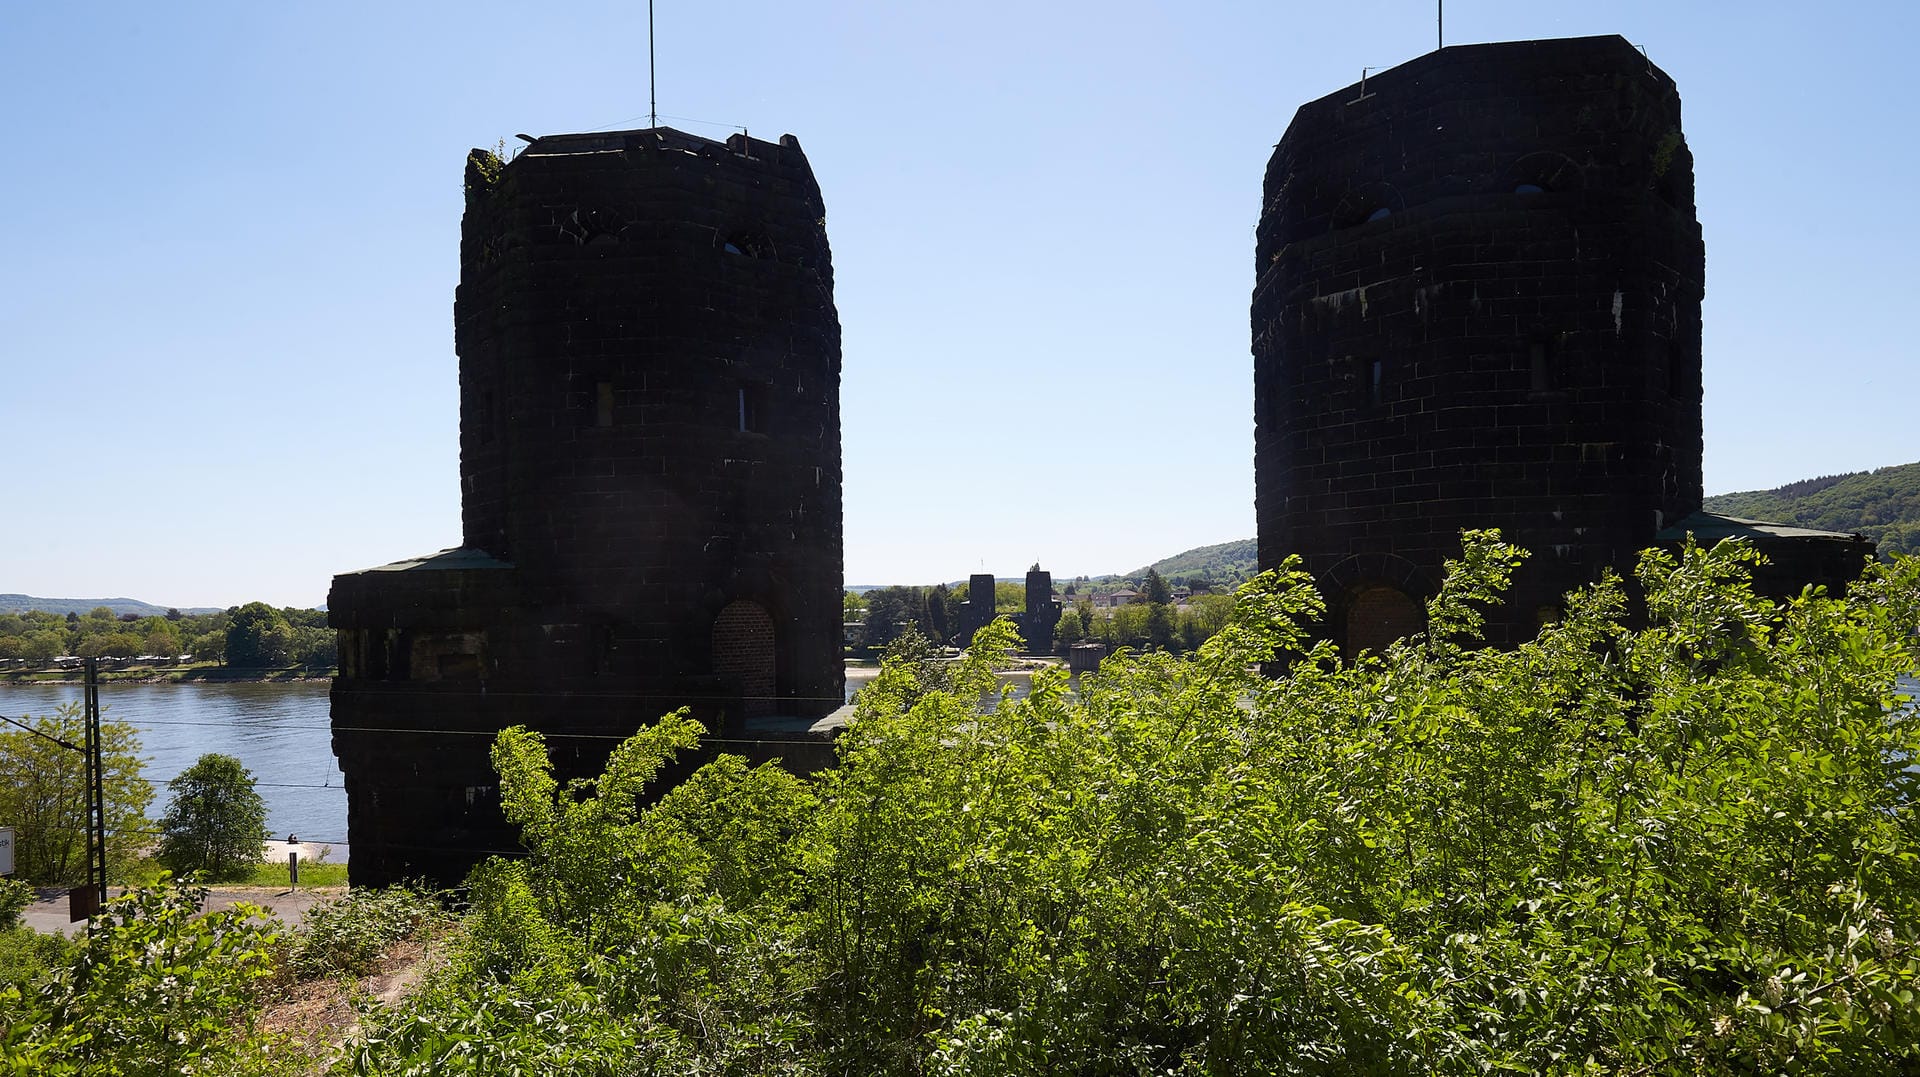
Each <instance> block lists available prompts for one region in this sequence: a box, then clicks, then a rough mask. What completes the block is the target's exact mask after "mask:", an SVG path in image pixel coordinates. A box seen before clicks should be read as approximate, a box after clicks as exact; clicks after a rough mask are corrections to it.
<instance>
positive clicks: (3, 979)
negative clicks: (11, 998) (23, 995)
mask: <svg viewBox="0 0 1920 1077" xmlns="http://www.w3.org/2000/svg"><path fill="white" fill-rule="evenodd" d="M73 951H74V944H73V942H72V941H71V940H69V939H68V938H67V937H66V936H65V935H57V934H48V935H42V934H41V933H40V932H38V931H35V930H33V929H32V928H25V927H10V928H4V929H0V990H4V989H5V988H6V987H8V986H14V987H18V988H20V989H21V990H23V991H25V990H28V989H29V988H30V985H31V984H32V983H33V982H34V981H35V980H36V979H38V978H39V977H40V975H41V974H42V973H44V972H46V971H47V970H48V969H52V968H59V967H60V966H62V965H64V964H65V963H66V962H67V961H68V960H69V959H70V958H71V957H72V956H73Z"/></svg>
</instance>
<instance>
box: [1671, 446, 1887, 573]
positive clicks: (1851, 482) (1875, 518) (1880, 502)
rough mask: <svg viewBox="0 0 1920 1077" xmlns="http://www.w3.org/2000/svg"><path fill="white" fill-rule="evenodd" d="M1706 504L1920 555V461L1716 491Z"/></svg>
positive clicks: (1714, 509) (1882, 550)
mask: <svg viewBox="0 0 1920 1077" xmlns="http://www.w3.org/2000/svg"><path fill="white" fill-rule="evenodd" d="M1702 507H1703V508H1705V509H1706V510H1707V511H1708V512H1717V513H1720V514H1722V515H1725V516H1742V517H1745V518H1747V519H1749V520H1771V521H1773V522H1775V523H1783V524H1794V525H1796V526H1798V527H1817V528H1819V529H1821V530H1823V531H1858V532H1860V533H1861V534H1863V535H1866V536H1867V537H1868V538H1870V539H1872V540H1874V541H1875V542H1878V543H1879V544H1880V555H1881V556H1882V557H1887V556H1890V555H1892V554H1896V553H1908V554H1912V553H1920V463H1914V464H1899V465H1896V466H1894V467H1883V468H1879V469H1877V470H1874V471H1856V472H1854V473H1852V474H1850V475H1823V476H1821V477H1820V478H1817V479H1802V480H1801V481H1799V482H1790V483H1788V484H1787V485H1785V486H1782V487H1779V488H1777V489H1773V490H1747V491H1744V492H1741V493H1737V494H1715V495H1714V496H1712V497H1710V498H1707V499H1706V502H1705V504H1704V505H1703V506H1702Z"/></svg>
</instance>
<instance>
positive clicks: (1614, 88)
mask: <svg viewBox="0 0 1920 1077" xmlns="http://www.w3.org/2000/svg"><path fill="white" fill-rule="evenodd" d="M1255 266H1256V269H1255V272H1256V278H1257V283H1256V286H1255V289H1254V294H1253V310H1252V313H1253V354H1254V400H1255V403H1254V415H1255V424H1256V435H1255V472H1256V482H1257V497H1256V507H1257V512H1258V519H1259V533H1260V564H1261V567H1262V568H1272V567H1275V566H1277V565H1278V564H1279V563H1280V562H1281V560H1282V559H1283V558H1284V557H1286V556H1287V555H1288V554H1294V553H1297V554H1301V555H1303V556H1304V557H1305V559H1306V562H1307V567H1308V568H1309V569H1310V570H1311V571H1312V572H1313V573H1314V575H1315V576H1316V578H1318V579H1319V581H1320V584H1321V587H1322V588H1323V590H1324V591H1325V592H1326V594H1327V598H1328V600H1329V606H1330V611H1329V626H1328V627H1329V629H1330V631H1331V634H1332V635H1333V637H1334V638H1335V639H1336V640H1338V641H1339V642H1341V643H1342V645H1343V646H1344V647H1346V648H1347V649H1348V650H1349V651H1350V652H1351V651H1353V650H1357V649H1359V648H1361V647H1377V646H1379V645H1381V644H1383V643H1385V642H1386V641H1388V640H1390V639H1392V638H1394V637H1395V636H1398V635H1401V634H1404V633H1405V632H1408V631H1413V630H1418V629H1419V628H1420V627H1421V618H1422V610H1421V608H1420V603H1421V602H1422V601H1423V600H1424V599H1425V598H1427V597H1428V596H1429V595H1430V594H1431V593H1432V591H1433V589H1434V588H1435V587H1436V586H1437V584H1438V582H1439V579H1440V574H1441V570H1442V562H1443V561H1444V560H1445V559H1446V558H1447V557H1449V556H1451V555H1453V554H1455V553H1456V552H1457V551H1458V549H1459V532H1460V530H1461V529H1462V528H1477V527H1499V528H1501V529H1502V530H1503V531H1504V532H1505V534H1506V536H1507V537H1508V538H1509V539H1510V540H1511V541H1515V542H1517V543H1519V544H1520V545H1522V546H1525V547H1527V548H1528V549H1530V550H1532V551H1533V555H1534V556H1533V558H1532V559H1531V560H1530V561H1529V562H1528V564H1527V566H1526V568H1525V569H1524V570H1523V572H1522V573H1521V575H1520V576H1519V578H1518V579H1517V580H1516V584H1515V588H1514V590H1513V592H1511V593H1510V594H1509V596H1508V600H1507V604H1506V606H1505V607H1504V608H1503V610H1502V611H1501V612H1499V613H1497V614H1496V615H1495V616H1494V617H1493V618H1492V619H1491V623H1490V624H1489V636H1490V638H1492V639H1494V640H1496V641H1505V640H1512V639H1515V638H1518V637H1522V636H1530V635H1531V634H1532V632H1533V629H1534V627H1535V625H1536V622H1537V619H1538V618H1540V617H1542V616H1546V615H1548V614H1549V613H1550V612H1551V610H1552V609H1553V608H1554V607H1555V604H1556V602H1557V600H1558V598H1559V596H1560V595H1561V594H1562V593H1563V592H1565V591H1566V590H1568V589H1569V588H1572V587H1574V586H1577V585H1580V584H1584V583H1588V582H1591V581H1592V580H1593V579H1594V578H1595V577H1596V576H1597V575H1598V574H1599V572H1600V571H1601V569H1602V568H1604V567H1606V566H1616V567H1625V566H1629V565H1630V564H1631V563H1632V560H1633V558H1634V556H1635V554H1636V552H1637V551H1639V550H1640V549H1642V548H1644V547H1647V546H1651V545H1654V543H1655V536H1656V535H1657V534H1658V533H1659V532H1660V531H1661V529H1662V528H1663V527H1667V526H1670V525H1672V524H1674V523H1676V522H1678V521H1679V520H1681V519H1682V518H1683V517H1686V516H1687V515H1688V514H1689V513H1692V512H1693V511H1694V510H1696V509H1697V508H1699V505H1700V500H1701V488H1700V482H1701V477H1700V459H1701V445H1700V403H1701V385H1700V300H1701V294H1702V287H1703V280H1704V274H1705V253H1704V248H1703V247H1702V244H1701V238H1700V226H1699V224H1698V223H1697V222H1696V220H1695V218H1694V206H1693V161H1692V157H1691V155H1690V154H1689V153H1688V150H1687V144H1686V140H1685V139H1684V137H1683V136H1682V134H1681V129H1680V97H1679V94H1678V92H1677V91H1676V90H1675V87H1674V83H1673V80H1672V79H1670V78H1668V77H1667V76H1666V75H1665V74H1664V73H1662V72H1661V71H1660V70H1659V69H1658V68H1656V67H1654V66H1653V65H1652V64H1650V63H1649V62H1648V61H1647V58H1646V57H1645V56H1643V55H1642V54H1641V53H1640V52H1639V51H1638V50H1636V49H1635V48H1634V47H1633V46H1631V45H1629V44H1628V43H1627V42H1626V41H1625V40H1624V39H1622V38H1619V37H1594V38H1579V39H1571V40H1560V41H1528V42H1513V43H1506V44H1494V45H1471V46H1462V47H1455V48H1446V49H1441V50H1440V51H1438V52H1433V53H1429V54H1428V55H1426V56H1423V57H1420V58H1419V59H1416V60H1413V61H1411V62H1409V63H1406V64H1403V65H1401V66H1399V67H1397V68H1393V69H1391V70H1389V71H1385V72H1382V73H1381V74H1379V75H1376V76H1373V77H1371V78H1369V79H1367V81H1366V83H1365V86H1364V88H1363V87H1361V86H1349V87H1347V88H1346V89H1343V90H1341V91H1339V92H1337V93H1334V94H1332V95H1330V96H1327V97H1324V98H1322V99H1320V100H1318V101H1314V102H1311V103H1309V104H1307V105H1304V106H1302V107H1301V109H1300V110H1299V113H1298V114H1297V115H1296V116H1295V117H1294V120H1293V123H1292V124H1291V125H1290V126H1289V127H1288V128H1287V132H1286V135H1285V137H1283V138H1282V139H1281V141H1280V144H1279V146H1278V147H1277V148H1276V149H1275V150H1274V153H1273V158H1272V160H1271V162H1270V163H1269V164H1268V166H1267V176H1266V189H1265V205H1264V209H1263V211H1262V214H1261V218H1260V227H1259V233H1258V249H1257V252H1256V256H1255Z"/></svg>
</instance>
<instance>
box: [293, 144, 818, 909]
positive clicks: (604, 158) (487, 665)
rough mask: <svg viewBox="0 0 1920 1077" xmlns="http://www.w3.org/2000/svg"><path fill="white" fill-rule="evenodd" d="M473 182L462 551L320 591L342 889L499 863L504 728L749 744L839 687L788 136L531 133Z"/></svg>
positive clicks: (574, 746) (463, 299) (807, 189)
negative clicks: (344, 842) (724, 736)
mask: <svg viewBox="0 0 1920 1077" xmlns="http://www.w3.org/2000/svg"><path fill="white" fill-rule="evenodd" d="M466 190H467V196H466V215H465V217H464V219H463V221H462V225H461V243H460V262H461V280H460V288H459V292H458V294H457V296H456V299H455V302H454V321H455V337H454V342H455V350H456V351H457V352H458V354H459V358H460V479H461V493H462V519H463V523H464V530H465V542H464V545H463V546H462V547H461V548H459V549H456V550H449V551H444V552H442V553H440V554H437V555H434V556H431V557H427V558H422V559H418V560H415V561H410V562H402V563H399V564H396V565H390V566H386V567H385V568H380V569H371V570H368V571H364V572H355V573H348V574H345V575H341V576H338V577H335V579H334V586H333V592H332V595H331V598H330V609H331V612H332V623H333V624H334V626H335V627H336V628H338V629H340V630H341V648H340V650H341V671H340V674H341V675H340V678H339V680H338V681H336V683H335V686H334V694H333V721H334V751H335V753H336V754H337V755H338V756H339V758H340V761H341V766H342V769H343V770H344V771H345V773H346V780H347V789H348V802H349V807H348V812H349V830H350V834H351V841H352V844H353V855H352V859H351V864H352V868H353V876H354V881H355V882H356V883H362V882H373V883H379V882H387V881H391V880H395V879H399V878H402V877H406V876H411V875H418V874H425V875H429V876H433V877H438V878H441V879H448V878H452V879H457V878H458V877H459V875H460V874H461V873H463V872H464V870H465V868H466V866H467V865H470V864H471V863H473V862H474V861H475V860H476V859H478V858H479V856H480V855H482V853H483V852H484V851H486V850H490V849H498V848H512V847H513V846H512V843H511V842H512V835H511V834H510V833H509V832H507V831H506V829H505V827H504V824H503V823H502V821H501V819H500V816H499V811H498V806H497V793H496V792H495V789H494V784H495V778H494V776H493V773H492V770H491V768H490V767H489V766H488V763H487V748H488V744H489V738H488V737H487V736H486V735H485V734H487V733H489V732H491V731H493V730H497V729H499V728H501V727H503V726H506V725H510V724H513V723H524V724H527V725H529V726H532V727H534V728H537V729H541V730H543V731H546V732H548V733H550V734H557V735H558V736H557V737H555V738H554V740H553V744H554V745H555V746H556V748H557V749H559V750H557V751H556V757H557V765H558V766H559V767H560V768H561V769H562V770H563V771H566V772H570V773H590V772H592V771H593V770H594V769H596V768H597V767H598V765H599V764H600V762H601V761H602V760H603V759H604V757H605V754H606V751H607V749H608V748H609V747H611V745H612V743H614V738H617V737H620V736H624V735H626V734H629V733H632V732H633V731H635V730H636V729H638V728H640V727H642V726H644V725H646V724H648V723H650V722H652V721H653V720H655V719H656V718H657V717H658V716H659V715H661V714H662V713H664V712H666V711H669V710H672V709H674V708H677V707H682V706H690V707H692V708H693V709H694V711H695V713H696V715H697V716H698V717H700V718H701V719H702V720H703V721H705V722H706V723H707V724H708V726H709V728H714V729H723V730H727V731H730V733H731V735H733V736H736V737H740V736H751V735H753V734H751V733H750V732H749V731H750V730H751V729H753V728H755V725H754V724H755V723H760V724H761V725H762V726H764V725H765V723H767V721H768V720H770V719H775V718H792V719H800V720H801V721H799V722H798V723H797V724H798V727H799V728H801V729H804V728H805V726H806V721H805V720H806V719H810V718H815V717H818V716H820V715H824V714H826V713H827V712H829V711H831V710H833V709H835V708H836V707H838V706H839V705H840V703H841V701H842V693H843V689H844V672H843V669H842V664H841V591H840V586H841V500H840V407H839V381H840V325H839V319H838V316H837V314H836V313H835V310H834V305H833V268H832V261H831V257H830V254H829V251H828V247H827V237H826V231H825V227H824V220H825V215H826V212H825V208H824V206H823V204H822V202H821V198H820V190H819V187H818V185H817V184H816V183H815V182H814V178H813V173H812V171H811V169H810V168H809V166H808V164H807V160H806V157H805V155H804V154H803V153H802V152H801V150H800V145H799V143H798V142H797V141H796V140H795V139H794V138H793V137H792V136H791V135H788V136H784V137H782V138H781V139H780V141H779V142H778V143H771V142H763V141H759V140H757V139H749V138H747V137H746V136H744V135H738V136H734V137H733V138H730V139H728V140H727V141H726V142H725V143H720V142H714V141H710V140H707V139H703V138H698V137H695V136H692V135H687V134H683V133H681V132H679V131H674V130H671V129H667V128H655V129H650V130H644V131H625V132H612V133H597V134H573V135H552V136H547V137H544V138H541V139H538V140H537V141H535V142H534V143H533V144H532V145H530V146H528V147H527V148H526V149H525V150H524V151H523V152H522V153H521V154H520V155H519V156H518V157H516V158H515V159H514V160H513V161H512V162H511V163H509V164H505V165H504V166H503V165H502V164H501V163H500V162H499V161H498V160H497V159H496V158H494V157H493V155H492V154H489V153H486V152H484V151H479V150H476V151H474V153H473V154H471V155H470V156H469V158H468V162H467V169H466ZM790 724H791V723H790ZM441 730H446V731H448V732H445V733H441V732H439V731H441ZM401 731H405V732H401ZM416 731H418V732H416ZM475 734H478V735H475ZM776 739H777V738H776ZM771 751H772V753H773V754H787V755H789V756H794V755H806V754H807V750H806V749H804V748H803V747H801V746H794V747H793V750H791V751H788V752H785V753H782V752H780V751H778V750H771ZM813 754H814V755H815V756H816V757H817V756H818V755H819V751H818V749H817V747H816V748H815V749H814V750H813Z"/></svg>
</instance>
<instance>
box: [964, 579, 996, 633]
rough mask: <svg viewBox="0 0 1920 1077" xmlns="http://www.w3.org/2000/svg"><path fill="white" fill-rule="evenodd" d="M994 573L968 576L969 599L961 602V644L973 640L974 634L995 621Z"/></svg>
mask: <svg viewBox="0 0 1920 1077" xmlns="http://www.w3.org/2000/svg"><path fill="white" fill-rule="evenodd" d="M993 605H994V593H993V573H991V572H976V573H974V574H973V575H971V576H968V577H967V600H966V601H965V602H962V603H961V604H960V640H959V643H960V646H962V647H965V646H968V645H969V644H971V643H972V642H973V634H974V633H975V632H978V631H980V630H981V629H983V628H985V627H987V626H988V625H989V624H992V623H993Z"/></svg>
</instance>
